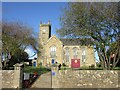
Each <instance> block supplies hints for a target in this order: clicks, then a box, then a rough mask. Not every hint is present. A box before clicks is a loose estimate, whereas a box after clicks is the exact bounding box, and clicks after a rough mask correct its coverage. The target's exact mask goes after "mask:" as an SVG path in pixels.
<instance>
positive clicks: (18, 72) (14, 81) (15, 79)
mask: <svg viewBox="0 0 120 90" xmlns="http://www.w3.org/2000/svg"><path fill="white" fill-rule="evenodd" d="M0 72H1V77H2V80H1V81H2V83H1V87H2V88H21V87H22V79H23V72H22V68H21V67H20V66H15V67H14V70H1V71H0Z"/></svg>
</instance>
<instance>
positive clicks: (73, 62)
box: [71, 59, 80, 68]
mask: <svg viewBox="0 0 120 90" xmlns="http://www.w3.org/2000/svg"><path fill="white" fill-rule="evenodd" d="M71 67H72V68H80V59H72V60H71Z"/></svg>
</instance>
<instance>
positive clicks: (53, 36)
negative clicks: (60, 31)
mask: <svg viewBox="0 0 120 90" xmlns="http://www.w3.org/2000/svg"><path fill="white" fill-rule="evenodd" d="M48 43H52V44H56V43H57V44H63V43H62V42H61V41H60V40H59V39H58V38H57V37H56V36H55V35H52V36H51V37H50V38H49V39H48V41H47V43H46V45H47V44H48Z"/></svg>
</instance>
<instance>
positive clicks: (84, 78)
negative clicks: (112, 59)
mask: <svg viewBox="0 0 120 90" xmlns="http://www.w3.org/2000/svg"><path fill="white" fill-rule="evenodd" d="M52 73H53V75H52V88H118V87H120V86H118V75H119V74H118V71H112V70H105V71H104V70H59V71H58V70H52Z"/></svg>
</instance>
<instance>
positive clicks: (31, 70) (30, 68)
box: [24, 66, 51, 75]
mask: <svg viewBox="0 0 120 90" xmlns="http://www.w3.org/2000/svg"><path fill="white" fill-rule="evenodd" d="M49 71H51V70H50V68H44V67H34V66H25V67H24V72H25V73H30V74H34V73H35V72H37V73H38V74H39V75H40V74H43V73H46V72H49Z"/></svg>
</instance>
